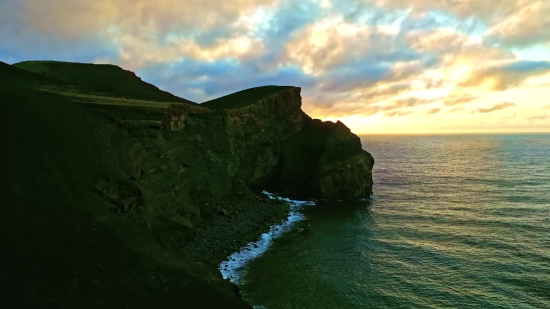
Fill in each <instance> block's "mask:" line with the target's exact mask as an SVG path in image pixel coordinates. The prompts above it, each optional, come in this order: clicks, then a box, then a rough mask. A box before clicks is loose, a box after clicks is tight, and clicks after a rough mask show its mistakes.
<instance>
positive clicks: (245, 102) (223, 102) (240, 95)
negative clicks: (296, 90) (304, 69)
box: [201, 86, 293, 109]
mask: <svg viewBox="0 0 550 309" xmlns="http://www.w3.org/2000/svg"><path fill="white" fill-rule="evenodd" d="M288 88H293V86H262V87H255V88H250V89H245V90H241V91H238V92H235V93H232V94H228V95H225V96H223V97H219V98H217V99H214V100H210V101H206V102H203V103H201V106H204V107H208V108H210V109H236V108H241V107H246V106H249V105H250V104H254V103H256V102H258V101H260V100H261V99H263V98H265V97H267V96H270V95H272V94H274V93H276V92H279V91H281V90H284V89H288Z"/></svg>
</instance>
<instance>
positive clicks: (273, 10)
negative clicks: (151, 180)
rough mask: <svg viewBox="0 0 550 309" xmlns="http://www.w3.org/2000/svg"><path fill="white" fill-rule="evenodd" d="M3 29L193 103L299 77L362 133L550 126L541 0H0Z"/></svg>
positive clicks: (21, 54) (317, 113)
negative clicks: (119, 69) (114, 67)
mask: <svg viewBox="0 0 550 309" xmlns="http://www.w3.org/2000/svg"><path fill="white" fill-rule="evenodd" d="M0 38H2V39H1V41H0V61H3V62H6V63H10V64H13V63H16V62H19V61H23V60H58V61H73V62H85V63H111V64H116V65H119V66H121V67H123V68H124V69H127V70H132V71H134V72H136V74H137V75H138V76H140V77H141V78H142V79H143V80H144V81H146V82H149V83H152V84H154V85H156V86H158V87H159V88H161V89H163V90H166V91H169V92H171V93H173V94H175V95H178V96H181V97H183V98H186V99H189V100H192V101H195V102H198V103H200V102H204V101H208V100H211V99H214V98H217V97H220V96H223V95H226V94H229V93H232V92H236V91H239V90H243V89H246V88H250V87H256V86H262V85H291V86H298V87H301V88H302V102H303V105H302V108H303V110H304V111H305V112H306V113H308V114H309V115H310V116H312V117H314V118H320V119H323V120H331V121H336V120H340V121H342V122H343V123H345V124H346V125H347V126H348V127H350V129H351V130H352V131H353V132H354V133H357V134H424V133H428V134H431V133H435V134H440V133H464V132H466V133H484V132H494V133H497V132H513V133H517V132H550V0H499V1H495V0H407V1H403V0H338V1H335V0H233V1H232V0H208V1H207V0H157V1H153V0H71V1H66V0H0Z"/></svg>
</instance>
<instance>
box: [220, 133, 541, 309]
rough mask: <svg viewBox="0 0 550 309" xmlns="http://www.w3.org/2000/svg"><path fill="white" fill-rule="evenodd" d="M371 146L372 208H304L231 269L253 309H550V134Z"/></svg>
mask: <svg viewBox="0 0 550 309" xmlns="http://www.w3.org/2000/svg"><path fill="white" fill-rule="evenodd" d="M361 140H362V144H363V148H364V149H365V150H367V151H369V152H370V153H371V154H372V155H373V156H374V158H375V160H376V164H375V167H374V172H373V178H374V195H373V197H372V199H371V200H370V201H361V202H352V203H351V202H317V203H314V202H307V203H304V202H299V201H294V202H293V206H292V210H291V214H290V215H289V219H288V220H287V222H286V223H285V224H284V225H281V226H276V227H273V230H272V231H269V233H266V234H264V235H263V236H262V238H261V239H260V240H259V241H258V242H257V243H256V244H251V245H249V248H248V249H243V250H242V251H241V252H239V253H236V254H235V255H234V256H232V260H231V259H230V260H229V261H228V262H225V263H228V265H226V266H228V267H226V270H224V276H226V277H229V276H232V280H233V281H235V282H237V283H238V284H239V287H240V289H241V294H242V296H243V298H244V299H245V300H246V301H248V302H249V303H251V304H253V305H255V306H256V308H267V309H282V308H550V156H549V154H550V135H544V134H532V135H445V136H363V137H362V138H361ZM274 198H276V197H274ZM222 264H223V263H222Z"/></svg>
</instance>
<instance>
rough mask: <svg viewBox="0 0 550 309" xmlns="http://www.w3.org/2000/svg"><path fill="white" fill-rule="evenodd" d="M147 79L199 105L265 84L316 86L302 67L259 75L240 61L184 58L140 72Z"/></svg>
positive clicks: (290, 67)
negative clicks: (243, 65)
mask: <svg viewBox="0 0 550 309" xmlns="http://www.w3.org/2000/svg"><path fill="white" fill-rule="evenodd" d="M138 74H139V75H140V76H148V78H147V79H144V80H145V81H147V82H150V83H153V84H155V85H157V86H159V87H160V88H162V89H175V91H172V92H173V93H174V94H176V95H180V96H182V97H185V98H187V99H189V100H192V101H195V102H204V101H207V100H210V99H214V98H216V97H220V96H223V95H226V94H229V93H233V92H236V91H239V90H243V89H246V88H252V87H258V86H263V85H281V86H298V87H303V88H310V87H313V86H314V85H315V83H316V81H315V79H314V78H312V77H310V76H308V75H306V74H305V73H304V72H303V71H302V69H301V68H299V67H294V66H286V67H280V68H278V69H275V70H271V71H266V72H263V73H261V74H257V73H256V72H255V71H253V70H251V69H247V68H246V67H244V68H243V67H242V66H241V65H240V63H239V62H238V61H236V60H228V59H225V60H223V59H222V60H218V61H213V62H211V61H196V60H193V59H188V58H186V59H182V60H180V61H178V62H172V63H170V64H166V63H161V64H157V65H154V66H149V67H147V68H144V69H141V70H139V71H138Z"/></svg>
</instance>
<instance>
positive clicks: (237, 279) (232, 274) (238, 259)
mask: <svg viewBox="0 0 550 309" xmlns="http://www.w3.org/2000/svg"><path fill="white" fill-rule="evenodd" d="M262 193H264V194H266V195H267V196H269V198H271V199H278V200H283V201H286V202H288V203H289V204H290V212H289V214H288V217H287V219H286V220H285V221H284V222H283V223H282V224H276V225H273V226H271V227H270V229H269V232H267V233H263V234H262V235H261V237H260V239H259V240H258V241H255V242H251V243H249V244H248V245H246V246H244V247H243V248H241V250H240V251H238V252H235V253H233V254H231V255H230V256H229V257H228V259H227V260H226V261H223V262H222V263H221V264H220V271H221V273H222V275H223V278H224V279H227V278H229V280H231V282H234V283H236V284H239V283H242V277H243V275H244V273H243V266H245V265H246V263H248V262H249V261H250V260H252V259H254V258H256V257H258V256H260V255H262V254H263V253H264V252H265V251H266V250H267V248H269V245H271V243H272V242H273V239H275V238H277V237H279V236H281V235H282V234H283V233H285V232H286V231H288V230H289V229H290V227H291V226H292V225H293V224H294V223H295V222H298V221H301V220H303V219H304V218H305V217H304V215H303V214H301V213H300V212H299V211H298V210H299V209H300V208H301V207H303V206H306V205H307V206H313V205H315V202H314V201H298V200H291V199H289V198H286V197H279V196H278V195H276V194H273V193H269V192H266V191H263V192H262ZM256 308H263V307H261V306H258V307H256Z"/></svg>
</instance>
